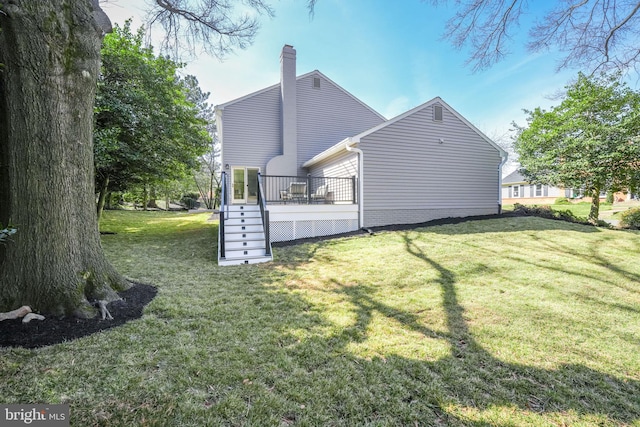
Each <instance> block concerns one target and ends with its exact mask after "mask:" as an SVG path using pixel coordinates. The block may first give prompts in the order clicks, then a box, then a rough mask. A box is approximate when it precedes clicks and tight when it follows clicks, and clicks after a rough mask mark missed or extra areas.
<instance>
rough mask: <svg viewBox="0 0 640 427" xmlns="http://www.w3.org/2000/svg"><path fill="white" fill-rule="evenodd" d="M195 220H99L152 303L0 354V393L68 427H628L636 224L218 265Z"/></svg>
mask: <svg viewBox="0 0 640 427" xmlns="http://www.w3.org/2000/svg"><path fill="white" fill-rule="evenodd" d="M206 219H207V214H196V215H188V214H175V213H171V214H167V213H157V212H105V217H104V220H103V222H102V229H103V230H108V231H114V232H117V234H115V235H105V236H103V246H104V248H105V250H106V252H107V254H108V256H109V258H110V259H111V260H112V262H113V263H114V265H115V266H116V267H117V268H118V269H119V270H120V271H121V272H123V273H124V274H125V275H126V276H128V277H131V278H133V279H135V280H138V281H142V282H147V283H153V284H155V285H157V286H158V288H159V294H158V296H157V297H156V299H155V300H154V301H152V302H151V304H150V305H149V306H148V307H147V308H146V311H145V315H144V316H143V317H142V318H141V319H139V320H137V321H134V322H130V323H128V324H126V325H124V326H122V327H119V328H116V329H112V330H108V331H104V332H102V333H100V334H97V335H93V336H89V337H85V338H82V339H79V340H77V341H73V342H69V343H64V344H59V345H55V346H51V347H47V348H42V349H38V350H24V349H20V348H14V349H6V348H4V349H0V375H2V382H1V384H0V396H1V397H0V401H2V402H3V403H18V402H20V403H28V402H46V403H58V402H68V403H70V405H71V419H72V423H71V424H72V425H76V426H94V425H103V426H138V425H141V426H142V425H145V426H218V425H231V426H288V425H297V426H298V425H299V426H325V425H329V426H333V425H336V426H359V425H372V426H414V425H419V426H431V425H443V426H444V425H452V426H456V425H476V426H485V425H496V426H524V425H539V426H554V425H558V426H560V425H572V426H592V425H635V426H640V263H638V253H639V252H640V233H638V232H627V231H613V230H605V229H597V228H593V227H587V226H582V225H576V224H569V223H564V222H560V221H552V220H544V219H540V218H533V217H520V218H504V219H492V220H484V221H470V222H466V223H462V224H457V225H445V226H435V227H430V228H423V229H416V230H413V231H402V232H382V233H379V234H376V235H374V236H359V237H352V238H342V239H336V240H328V241H325V242H320V243H308V244H301V245H295V246H290V247H283V248H276V249H275V251H274V253H275V258H276V259H275V261H274V262H273V263H269V264H261V265H255V266H234V267H218V266H217V264H216V247H215V242H216V237H215V236H216V232H217V224H215V223H207V222H206Z"/></svg>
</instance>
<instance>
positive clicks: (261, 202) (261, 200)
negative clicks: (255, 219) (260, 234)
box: [258, 173, 271, 256]
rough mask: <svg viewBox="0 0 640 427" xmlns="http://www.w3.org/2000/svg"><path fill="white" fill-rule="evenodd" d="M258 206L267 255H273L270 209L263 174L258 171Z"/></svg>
mask: <svg viewBox="0 0 640 427" xmlns="http://www.w3.org/2000/svg"><path fill="white" fill-rule="evenodd" d="M258 206H260V216H262V226H263V230H264V244H265V255H267V256H269V255H271V240H270V238H269V211H268V210H267V203H266V200H265V197H264V188H263V186H262V175H260V173H258Z"/></svg>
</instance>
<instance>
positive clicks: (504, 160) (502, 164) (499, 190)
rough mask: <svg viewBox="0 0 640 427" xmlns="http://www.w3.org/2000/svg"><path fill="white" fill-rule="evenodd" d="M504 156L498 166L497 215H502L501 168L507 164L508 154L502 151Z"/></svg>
mask: <svg viewBox="0 0 640 427" xmlns="http://www.w3.org/2000/svg"><path fill="white" fill-rule="evenodd" d="M503 153H504V156H502V157H501V158H502V161H501V162H500V166H498V206H499V212H498V213H499V214H501V213H502V166H504V164H505V163H507V160H508V159H509V153H507V152H506V151H503Z"/></svg>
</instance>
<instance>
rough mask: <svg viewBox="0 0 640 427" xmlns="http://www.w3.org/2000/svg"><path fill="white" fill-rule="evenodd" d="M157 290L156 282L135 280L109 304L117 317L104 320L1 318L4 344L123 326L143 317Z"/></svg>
mask: <svg viewBox="0 0 640 427" xmlns="http://www.w3.org/2000/svg"><path fill="white" fill-rule="evenodd" d="M157 293H158V290H157V289H156V288H155V287H154V286H151V285H145V284H141V283H134V284H133V286H132V287H131V288H130V289H127V290H126V291H124V292H120V294H119V295H120V297H121V298H122V299H121V300H119V301H113V302H111V303H109V304H108V305H107V308H108V309H109V312H110V313H111V315H112V316H113V320H102V319H101V317H100V315H98V316H96V317H94V318H93V319H78V318H75V317H64V318H55V317H47V318H46V319H45V320H32V321H31V322H29V323H22V319H10V320H4V321H1V322H0V347H24V348H37V347H44V346H48V345H52V344H58V343H61V342H64V341H71V340H74V339H76V338H80V337H84V336H87V335H91V334H94V333H96V332H99V331H102V330H104V329H109V328H114V327H116V326H120V325H122V324H124V323H126V322H128V321H130V320H134V319H138V318H140V317H142V310H143V309H144V307H145V306H146V305H147V304H149V302H150V301H151V300H152V299H153V298H154V297H155V296H156V294H157Z"/></svg>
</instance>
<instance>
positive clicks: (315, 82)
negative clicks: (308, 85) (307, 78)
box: [313, 77, 320, 89]
mask: <svg viewBox="0 0 640 427" xmlns="http://www.w3.org/2000/svg"><path fill="white" fill-rule="evenodd" d="M313 88H314V89H320V77H314V78H313Z"/></svg>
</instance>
